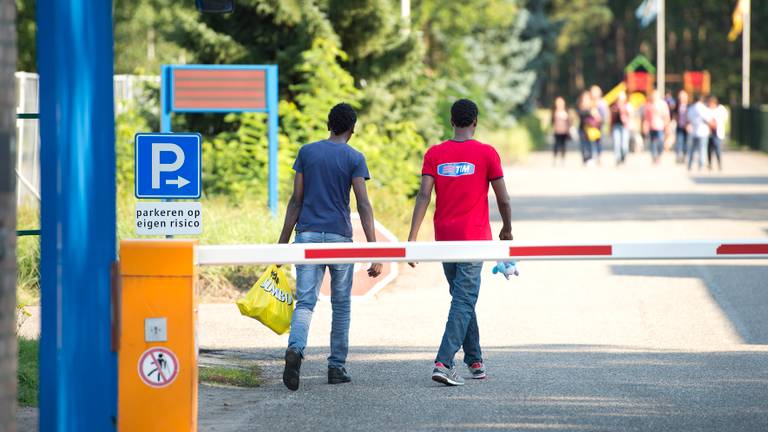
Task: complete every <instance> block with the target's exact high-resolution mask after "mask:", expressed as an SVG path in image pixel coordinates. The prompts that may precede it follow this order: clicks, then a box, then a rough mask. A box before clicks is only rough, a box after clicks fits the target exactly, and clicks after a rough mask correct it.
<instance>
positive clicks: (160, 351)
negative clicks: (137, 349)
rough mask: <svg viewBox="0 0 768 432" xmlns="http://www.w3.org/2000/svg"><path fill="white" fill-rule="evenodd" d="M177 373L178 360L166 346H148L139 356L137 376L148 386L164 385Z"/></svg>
mask: <svg viewBox="0 0 768 432" xmlns="http://www.w3.org/2000/svg"><path fill="white" fill-rule="evenodd" d="M178 374H179V361H178V360H177V359H176V354H174V353H173V351H171V350H169V349H168V348H161V347H154V348H150V349H148V350H146V351H144V354H142V355H141V357H139V377H141V380H142V381H144V384H146V385H148V386H150V387H155V388H161V387H166V386H168V385H170V384H171V383H172V382H173V381H174V380H175V379H176V376H178Z"/></svg>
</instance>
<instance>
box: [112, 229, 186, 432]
mask: <svg viewBox="0 0 768 432" xmlns="http://www.w3.org/2000/svg"><path fill="white" fill-rule="evenodd" d="M196 253H197V242H196V241H194V240H124V241H122V242H120V288H119V290H120V293H119V294H118V295H119V298H120V304H119V306H118V310H119V317H117V320H118V322H119V323H120V327H119V328H118V330H117V331H118V332H119V334H120V336H119V339H118V344H119V346H118V410H117V411H118V413H117V419H118V421H117V426H118V427H117V428H118V430H119V431H148V430H168V431H182V430H183V431H196V430H197V340H196V328H197V275H196Z"/></svg>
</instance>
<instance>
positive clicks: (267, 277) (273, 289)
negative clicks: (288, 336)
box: [237, 265, 294, 334]
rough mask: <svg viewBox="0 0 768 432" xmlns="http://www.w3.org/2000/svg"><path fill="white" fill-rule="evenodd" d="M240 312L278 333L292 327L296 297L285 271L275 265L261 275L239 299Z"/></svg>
mask: <svg viewBox="0 0 768 432" xmlns="http://www.w3.org/2000/svg"><path fill="white" fill-rule="evenodd" d="M237 307H238V309H240V313H241V314H243V315H245V316H247V317H251V318H255V319H257V320H259V321H260V322H261V323H262V324H264V325H265V326H267V327H269V328H271V329H272V331H274V332H275V333H277V334H283V333H285V332H286V331H288V329H289V328H290V327H291V316H292V315H293V308H294V298H293V291H292V290H291V288H290V287H289V286H288V279H287V278H286V277H285V273H283V271H282V270H281V269H280V268H278V267H277V266H275V265H271V266H269V267H267V270H266V271H265V272H264V273H263V274H262V275H261V277H259V280H258V281H256V284H255V285H253V288H251V290H250V291H248V294H246V295H245V297H243V298H241V299H240V300H238V301H237Z"/></svg>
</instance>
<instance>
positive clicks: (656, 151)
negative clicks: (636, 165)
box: [648, 130, 664, 162]
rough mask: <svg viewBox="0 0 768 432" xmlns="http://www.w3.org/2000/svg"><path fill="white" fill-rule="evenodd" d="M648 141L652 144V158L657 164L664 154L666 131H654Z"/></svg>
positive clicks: (649, 135)
mask: <svg viewBox="0 0 768 432" xmlns="http://www.w3.org/2000/svg"><path fill="white" fill-rule="evenodd" d="M648 139H649V141H650V144H651V145H650V147H651V157H652V158H653V161H654V162H656V161H658V160H659V157H661V153H663V152H664V131H660V130H652V131H651V132H650V134H648Z"/></svg>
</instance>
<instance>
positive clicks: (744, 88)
mask: <svg viewBox="0 0 768 432" xmlns="http://www.w3.org/2000/svg"><path fill="white" fill-rule="evenodd" d="M751 3H752V2H750V1H749V0H745V1H744V11H743V12H742V13H743V15H742V16H743V21H744V31H743V33H742V34H741V106H742V107H743V108H749V80H750V76H749V68H750V33H751V29H752V25H751V22H750V21H751V17H752V4H751Z"/></svg>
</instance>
